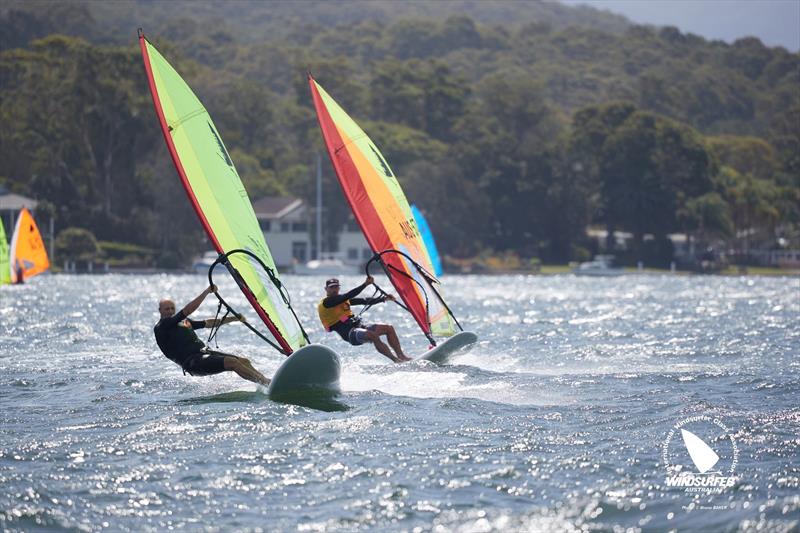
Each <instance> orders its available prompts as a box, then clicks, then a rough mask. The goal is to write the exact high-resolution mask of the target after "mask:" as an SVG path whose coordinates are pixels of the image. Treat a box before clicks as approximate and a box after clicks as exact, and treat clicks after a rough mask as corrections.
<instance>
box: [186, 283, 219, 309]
mask: <svg viewBox="0 0 800 533" xmlns="http://www.w3.org/2000/svg"><path fill="white" fill-rule="evenodd" d="M212 292H217V286H216V285H211V286H209V287H207V288H206V290H204V291H203V292H201V293H200V294H199V295H198V296H197V298H195V299H194V300H192V301H191V302H189V303H188V304H186V306H185V307H184V308H183V309H181V311H182V312H183V314H184V316H189V315H191V314H192V313H194V312H195V311H197V308H198V307H200V304H201V303H203V300H205V299H206V296H208V295H209V294H211V293H212Z"/></svg>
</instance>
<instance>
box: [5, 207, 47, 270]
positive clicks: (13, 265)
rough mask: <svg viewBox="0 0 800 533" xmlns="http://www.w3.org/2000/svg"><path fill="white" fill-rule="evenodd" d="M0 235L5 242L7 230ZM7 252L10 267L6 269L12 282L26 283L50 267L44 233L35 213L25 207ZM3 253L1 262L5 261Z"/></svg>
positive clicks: (18, 218)
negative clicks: (34, 217)
mask: <svg viewBox="0 0 800 533" xmlns="http://www.w3.org/2000/svg"><path fill="white" fill-rule="evenodd" d="M0 237H2V241H3V243H5V240H6V239H5V231H3V232H2V234H0ZM0 246H2V245H0ZM6 254H7V257H8V267H7V268H6V269H4V270H6V271H7V272H8V280H9V281H10V282H11V283H24V282H25V280H27V279H30V278H32V277H33V276H36V275H39V274H41V273H42V272H46V271H47V270H48V269H49V268H50V259H49V258H48V256H47V249H46V248H45V246H44V240H43V239H42V234H41V232H40V231H39V227H38V226H37V225H36V221H35V220H34V219H33V215H32V214H31V212H30V211H28V209H27V208H25V207H23V208H22V210H21V211H20V213H19V217H17V224H16V226H15V227H14V234H13V236H12V237H11V246H10V248H9V249H8V251H7V252H6ZM3 255H4V254H3V252H2V251H1V250H0V264H1V263H2V262H3V259H2V256H3ZM3 277H4V276H3Z"/></svg>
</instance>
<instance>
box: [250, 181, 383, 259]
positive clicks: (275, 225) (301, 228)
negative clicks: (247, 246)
mask: <svg viewBox="0 0 800 533" xmlns="http://www.w3.org/2000/svg"><path fill="white" fill-rule="evenodd" d="M253 210H254V211H255V213H256V218H257V219H258V223H259V225H260V226H261V231H263V232H264V239H265V240H266V241H267V244H268V245H269V249H270V251H271V252H272V257H273V259H274V260H275V265H276V266H277V267H278V268H280V269H286V268H289V267H291V266H292V265H294V264H296V263H305V262H306V261H309V260H311V259H316V257H314V256H315V255H316V254H315V251H314V248H313V246H312V244H313V240H312V238H311V234H312V232H313V231H314V224H313V223H312V212H311V210H310V209H309V208H308V207H307V206H306V204H305V202H304V201H303V200H301V199H300V198H293V197H287V196H267V197H265V198H261V199H259V200H256V201H255V202H253ZM338 241H339V249H338V250H326V251H325V255H326V256H333V257H337V258H339V259H341V260H342V261H344V262H345V263H349V264H357V265H362V264H364V263H366V262H367V260H369V258H370V257H372V251H371V250H370V248H369V246H368V245H367V241H366V239H365V238H364V235H363V234H362V233H361V230H360V229H359V228H358V224H356V222H355V220H352V219H351V220H350V221H349V222H348V223H347V224H346V225H345V227H344V228H342V231H341V233H340V234H339V239H338Z"/></svg>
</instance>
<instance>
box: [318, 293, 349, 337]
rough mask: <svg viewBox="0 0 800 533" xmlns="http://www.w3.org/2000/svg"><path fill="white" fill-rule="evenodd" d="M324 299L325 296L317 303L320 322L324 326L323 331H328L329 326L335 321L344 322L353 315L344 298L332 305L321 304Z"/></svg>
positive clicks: (347, 301)
mask: <svg viewBox="0 0 800 533" xmlns="http://www.w3.org/2000/svg"><path fill="white" fill-rule="evenodd" d="M324 300H325V298H323V299H322V300H320V301H319V303H318V304H317V312H318V313H319V320H320V322H322V325H323V326H325V331H330V330H331V326H333V325H334V324H336V323H337V322H345V321H347V319H348V318H350V317H351V316H353V312H352V311H351V310H350V301H349V300H345V301H344V302H342V303H340V304H339V305H336V306H334V307H325V306H324V305H322V302H323V301H324Z"/></svg>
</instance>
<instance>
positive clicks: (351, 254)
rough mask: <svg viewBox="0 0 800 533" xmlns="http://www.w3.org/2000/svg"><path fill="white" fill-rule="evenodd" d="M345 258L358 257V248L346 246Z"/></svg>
mask: <svg viewBox="0 0 800 533" xmlns="http://www.w3.org/2000/svg"><path fill="white" fill-rule="evenodd" d="M347 258H348V259H358V248H348V249H347Z"/></svg>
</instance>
